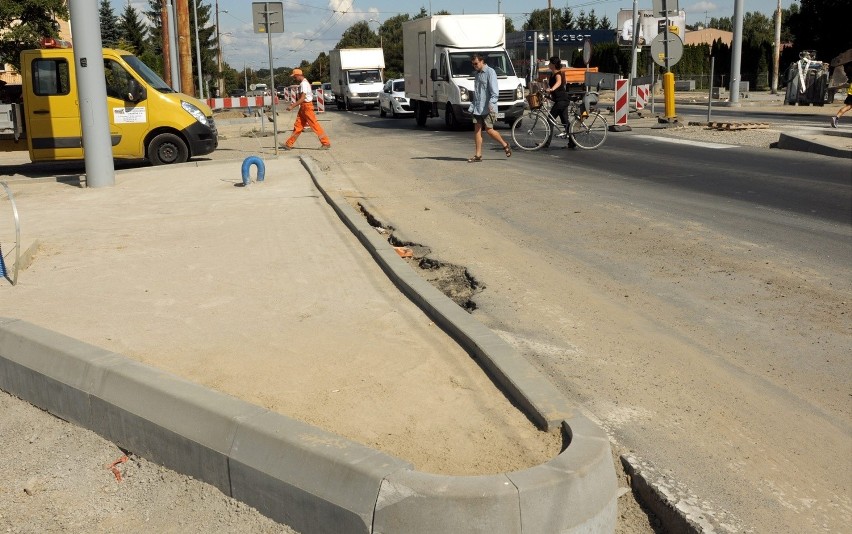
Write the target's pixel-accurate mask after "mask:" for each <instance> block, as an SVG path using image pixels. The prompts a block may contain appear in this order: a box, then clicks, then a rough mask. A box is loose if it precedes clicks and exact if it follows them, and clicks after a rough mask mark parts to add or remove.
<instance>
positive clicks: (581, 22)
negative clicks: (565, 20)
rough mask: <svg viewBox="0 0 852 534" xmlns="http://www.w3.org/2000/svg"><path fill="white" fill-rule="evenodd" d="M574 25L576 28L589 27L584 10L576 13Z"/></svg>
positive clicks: (583, 28)
mask: <svg viewBox="0 0 852 534" xmlns="http://www.w3.org/2000/svg"><path fill="white" fill-rule="evenodd" d="M574 27H576V28H577V29H578V30H585V29H587V28H588V27H589V18H588V17H587V16H586V12H585V11H583V10H582V9H581V10H580V14H579V15H577V19H576V21H575V22H574Z"/></svg>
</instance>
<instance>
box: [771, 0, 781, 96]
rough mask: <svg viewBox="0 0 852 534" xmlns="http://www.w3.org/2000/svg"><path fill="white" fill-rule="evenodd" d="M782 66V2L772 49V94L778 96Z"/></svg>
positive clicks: (776, 15) (779, 6) (779, 1)
mask: <svg viewBox="0 0 852 534" xmlns="http://www.w3.org/2000/svg"><path fill="white" fill-rule="evenodd" d="M780 66H781V0H778V9H777V10H776V11H775V42H774V46H773V47H772V94H773V95H774V94H778V68H779V67H780Z"/></svg>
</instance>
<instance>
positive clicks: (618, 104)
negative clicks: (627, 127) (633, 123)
mask: <svg viewBox="0 0 852 534" xmlns="http://www.w3.org/2000/svg"><path fill="white" fill-rule="evenodd" d="M627 89H628V86H627V80H625V79H621V80H615V124H627V112H628V111H630V98H629V94H628V92H627Z"/></svg>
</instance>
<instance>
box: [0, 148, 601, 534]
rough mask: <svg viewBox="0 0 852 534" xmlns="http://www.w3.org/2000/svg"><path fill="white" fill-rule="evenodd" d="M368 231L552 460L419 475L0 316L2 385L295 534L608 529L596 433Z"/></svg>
mask: <svg viewBox="0 0 852 534" xmlns="http://www.w3.org/2000/svg"><path fill="white" fill-rule="evenodd" d="M303 163H304V164H305V165H306V167H309V170H310V167H312V166H313V164H312V163H305V160H303ZM314 171H315V172H316V169H314ZM314 179H315V181H316V177H314ZM318 187H319V186H318ZM320 189H321V188H320ZM321 190H322V189H321ZM323 194H324V195H326V193H325V192H324V191H323ZM326 198H329V197H328V196H326ZM329 202H330V203H331V204H332V206H334V208H335V209H336V210H339V211H338V214H341V213H344V214H347V215H350V216H353V217H351V219H352V220H351V221H350V223H352V224H353V225H354V226H360V225H357V224H355V222H356V221H358V222H363V223H364V225H366V222H365V221H363V218H362V217H361V216H360V215H359V214H357V212H355V211H354V209H352V208H351V206H348V204H346V203H345V201H343V203H342V204H340V203H339V202H338V203H337V204H335V203H333V202H332V201H331V200H329ZM346 208H348V211H347V210H346ZM341 219H343V220H344V221H346V217H345V216H344V215H341ZM347 224H349V223H347ZM366 226H367V228H361V229H362V230H363V231H364V232H365V233H363V235H359V238H360V239H362V242H364V243H365V246H367V247H368V249H370V250H371V253H373V254H374V256H379V257H381V258H382V261H381V262H380V264H381V265H382V268H383V269H385V271H386V272H388V271H394V272H395V271H402V273H401V274H400V273H397V277H398V278H399V279H400V280H402V279H404V280H405V284H406V285H407V286H408V287H409V288H410V289H408V290H407V292H413V291H414V290H415V289H416V288H420V289H423V291H424V293H425V295H424V296H418V295H416V294H414V293H409V296H411V298H412V299H419V300H415V301H416V302H418V303H420V304H421V305H423V306H426V307H428V308H429V309H431V310H433V312H432V313H435V314H437V315H436V316H439V317H442V319H441V321H442V326H445V327H446V328H448V329H450V330H451V331H453V334H454V335H456V336H459V337H460V338H467V341H466V343H468V344H471V347H472V348H471V352H472V353H473V354H475V355H476V357H477V358H481V359H482V361H483V364H485V361H486V360H487V361H488V362H490V363H488V364H487V365H486V369H488V370H489V372H493V373H496V374H497V375H499V376H500V377H501V378H499V379H498V380H499V381H500V383H501V385H502V386H503V387H504V388H505V389H506V390H507V391H512V392H513V398H514V399H515V400H516V402H518V403H519V404H521V405H522V408H523V409H525V411H526V412H527V413H528V414H530V416H531V417H533V418H534V419H535V420H537V422H539V424H541V426H543V427H545V428H548V429H551V430H554V431H561V432H562V433H563V438H564V442H565V443H566V447H565V448H564V450H563V451H562V452H561V453H560V454H558V455H557V456H556V457H555V458H553V459H552V460H550V461H548V462H546V463H544V464H542V465H538V466H535V467H532V468H529V469H524V470H521V471H516V472H511V473H503V474H497V475H487V476H458V477H456V476H446V475H432V474H427V473H420V472H417V471H415V470H414V469H413V467H412V466H411V464H409V463H408V462H405V461H403V460H400V459H398V458H394V457H392V456H390V455H387V454H385V453H382V452H380V451H376V450H374V449H370V448H369V447H365V446H363V445H360V444H358V443H355V442H352V441H349V440H347V439H345V438H342V437H340V436H336V435H334V434H332V433H330V432H327V431H324V430H321V429H318V428H315V427H312V426H310V425H307V424H305V423H302V422H299V421H296V420H293V419H290V418H288V417H286V416H284V415H281V414H278V413H275V412H271V411H269V410H266V409H263V408H261V407H259V406H255V405H253V404H250V403H247V402H244V401H241V400H238V399H235V398H233V397H230V396H228V395H225V394H222V393H219V392H216V391H213V390H210V389H207V388H205V387H202V386H199V385H198V384H194V383H192V382H189V381H187V380H184V379H182V378H180V377H177V376H174V375H172V374H170V373H167V372H164V371H161V370H159V369H156V368H153V367H149V366H147V365H144V364H141V363H139V362H136V361H133V360H130V359H128V358H126V357H124V356H122V355H119V354H116V353H113V352H110V351H107V350H104V349H100V348H98V347H94V346H92V345H88V344H86V343H83V342H80V341H77V340H74V339H72V338H69V337H67V336H64V335H61V334H58V333H56V332H52V331H49V330H46V329H43V328H41V327H38V326H36V325H33V324H30V323H27V322H24V321H20V320H17V319H7V318H0V388H2V389H3V390H5V391H8V392H9V393H12V394H14V395H16V396H18V397H20V398H22V399H25V400H27V401H29V402H31V403H32V404H34V405H36V406H38V407H40V408H42V409H44V410H48V411H50V412H51V413H53V414H55V415H57V416H59V417H61V418H63V419H66V420H68V421H71V422H73V423H75V424H78V425H80V426H84V427H86V428H89V429H91V430H93V431H95V432H97V433H98V434H100V435H101V436H103V437H104V438H106V439H108V440H110V441H113V442H115V443H116V444H117V445H118V446H120V447H122V448H125V449H127V450H130V451H133V452H134V453H136V454H139V455H140V456H144V457H146V458H148V459H150V460H152V461H154V462H157V463H160V464H161V465H164V466H167V467H169V468H171V469H174V470H176V471H179V472H182V473H185V474H189V475H191V476H193V477H195V478H198V479H200V480H203V481H205V482H208V483H210V484H212V485H214V486H216V487H217V488H218V489H220V490H221V491H222V492H223V493H225V494H226V495H230V496H232V497H234V498H236V499H239V500H241V501H243V502H245V503H247V504H249V505H251V506H253V507H255V508H256V509H257V510H259V511H260V512H261V513H263V514H264V515H267V516H269V517H271V518H273V519H276V520H278V521H281V522H284V523H286V524H288V525H290V526H292V527H293V528H296V529H298V530H300V531H301V532H303V533H305V534H311V533H329V534H338V533H340V532H346V533H350V532H351V533H359V532H363V533H375V534H390V533H406V534H420V533H445V532H485V531H490V532H495V533H503V532H505V533H509V534H514V533H518V534H520V533H530V532H541V533H550V532H561V533H575V532H576V533H579V532H613V531H614V530H615V522H616V502H617V484H616V478H615V470H614V466H613V464H612V457H611V454H610V444H609V440H608V439H607V437H606V435H605V434H604V432H603V431H602V430H601V429H600V428H599V427H598V426H597V425H595V424H594V423H592V422H591V421H590V420H589V419H587V418H586V417H584V416H582V415H580V414H579V413H575V410H573V408H572V407H571V406H570V405H569V404H568V403H567V402H566V401H565V400H564V399H563V398H562V397H561V396H560V395H559V394H558V391H556V390H555V388H553V386H552V385H550V384H549V382H546V381H545V380H544V379H543V378H542V377H541V376H540V374H539V373H538V372H537V371H536V370H535V369H534V368H532V367H531V366H530V365H529V364H528V363H527V362H526V361H525V360H523V358H522V357H521V356H520V355H519V354H517V353H516V352H515V351H514V350H513V349H511V347H508V345H506V344H505V343H503V342H502V340H500V339H499V338H497V336H496V335H495V334H493V333H492V332H490V330H488V329H486V328H485V327H484V326H482V325H481V324H479V323H478V322H476V321H474V320H473V318H472V317H470V316H469V315H468V314H467V313H466V312H464V311H463V310H461V308H459V307H458V306H456V305H455V304H454V303H453V302H452V301H450V300H449V299H448V298H447V297H445V296H444V295H443V294H441V293H440V292H438V291H437V290H435V289H434V288H433V287H432V286H431V285H429V284H428V283H426V282H425V281H424V280H422V279H421V278H420V277H419V276H417V274H416V273H414V271H413V270H411V269H410V268H409V267H408V265H406V264H405V263H404V262H402V260H400V258H399V257H398V256H397V255H396V253H395V252H393V249H392V248H391V247H390V245H388V244H387V243H386V242H384V241H382V240H381V239H378V241H377V242H375V241H374V240H373V239H368V236H369V237H377V236H374V235H373V234H374V233H375V231H374V230H372V227H369V225H366ZM350 227H351V226H350ZM374 246H375V249H374V248H373V247H374ZM391 259H394V260H395V261H391ZM406 269H407V271H408V272H407V273H405V270H406ZM415 279H416V280H419V281H420V282H422V283H423V284H425V286H420V285H419V284H418V283H417V282H416V281H415ZM400 283H401V282H400ZM430 289H431V290H433V291H434V293H432V291H429V290H430ZM453 310H455V311H457V312H458V313H459V314H461V315H457V314H456V313H455V311H453ZM455 320H459V322H460V323H461V324H460V325H455V324H454V323H453V321H455ZM477 325H478V326H477ZM448 331H449V330H448ZM513 360H514V361H513Z"/></svg>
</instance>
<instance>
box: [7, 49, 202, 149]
mask: <svg viewBox="0 0 852 534" xmlns="http://www.w3.org/2000/svg"><path fill="white" fill-rule="evenodd" d="M103 62H104V76H105V78H106V92H107V102H106V104H107V114H108V115H109V128H110V137H111V138H112V154H113V157H114V158H121V159H147V160H148V161H150V162H151V163H152V164H153V165H164V164H169V163H182V162H184V161H186V160H187V159H189V158H191V157H193V156H201V155H204V154H209V153H211V152H213V151H214V150H216V147H217V145H218V135H217V132H216V125H215V124H214V122H213V112H212V111H211V110H210V108H209V107H208V106H207V105H206V104H205V103H203V102H202V101H200V100H198V99H196V98H193V97H191V96H189V95H185V94H182V93H178V92H176V91H175V90H174V89H172V88H171V87H169V86H168V85H167V84H166V82H164V81H163V80H162V78H160V77H159V76H158V75H157V74H156V73H155V72H154V71H153V70H151V69H150V68H149V67H148V66H147V65H145V64H144V63H143V62H142V61H140V60H139V59H138V58H137V57H136V56H134V55H133V54H131V53H129V52H125V51H122V50H112V49H104V50H103ZM21 75H22V78H23V84H22V86H21V88H20V96H19V97H17V98H16V100H17V101H16V102H7V103H2V102H0V150H6V151H8V150H24V149H27V150H29V153H30V159H31V160H32V161H33V162H43V161H60V160H79V159H83V136H82V128H81V126H80V105H79V95H78V93H77V84H76V83H75V79H76V78H75V65H74V53H73V50H71V49H70V48H48V49H41V50H25V51H24V52H22V53H21ZM7 93H8V92H7Z"/></svg>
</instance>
